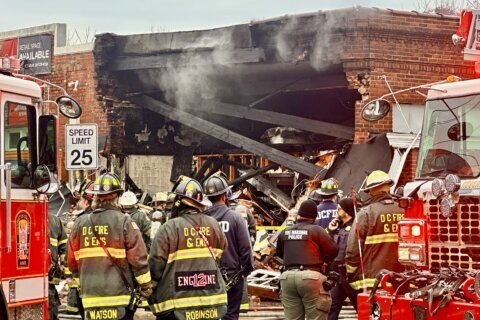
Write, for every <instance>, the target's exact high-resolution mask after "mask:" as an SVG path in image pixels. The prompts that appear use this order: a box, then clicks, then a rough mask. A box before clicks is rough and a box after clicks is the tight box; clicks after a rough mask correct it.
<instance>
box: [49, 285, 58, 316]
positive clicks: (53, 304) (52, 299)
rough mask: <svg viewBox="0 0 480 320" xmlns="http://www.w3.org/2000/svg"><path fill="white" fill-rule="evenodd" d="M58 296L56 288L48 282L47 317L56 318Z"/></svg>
mask: <svg viewBox="0 0 480 320" xmlns="http://www.w3.org/2000/svg"><path fill="white" fill-rule="evenodd" d="M59 305H60V298H59V297H58V292H57V288H55V285H54V284H51V283H49V284H48V319H49V320H58V306H59Z"/></svg>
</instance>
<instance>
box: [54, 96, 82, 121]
mask: <svg viewBox="0 0 480 320" xmlns="http://www.w3.org/2000/svg"><path fill="white" fill-rule="evenodd" d="M56 102H57V105H58V110H59V111H60V113H61V114H62V115H64V116H65V117H67V118H70V119H77V118H78V117H80V116H81V114H82V108H81V107H80V104H79V103H78V102H77V100H75V99H73V98H72V97H70V96H60V97H58V98H57V100H56Z"/></svg>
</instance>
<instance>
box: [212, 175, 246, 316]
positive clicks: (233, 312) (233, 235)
mask: <svg viewBox="0 0 480 320" xmlns="http://www.w3.org/2000/svg"><path fill="white" fill-rule="evenodd" d="M228 189H229V187H228V182H227V180H226V179H225V178H224V177H222V176H218V175H212V176H210V177H209V178H208V179H207V180H206V181H205V194H206V195H207V197H208V199H209V200H210V201H211V202H212V204H213V205H212V207H210V208H208V209H207V210H206V211H205V214H206V215H208V216H210V217H213V218H215V219H216V220H217V221H218V222H219V223H220V226H221V227H222V230H223V232H224V233H225V235H226V236H227V240H228V249H227V251H226V252H225V253H224V254H223V256H222V259H221V261H220V266H221V267H222V268H223V269H224V270H225V271H226V273H227V276H228V278H230V277H232V276H233V275H234V274H235V273H237V272H240V273H241V277H239V279H238V281H237V283H236V284H234V285H233V287H232V288H231V289H230V290H229V291H228V292H227V294H228V311H227V314H226V315H225V316H224V317H223V318H222V319H227V320H228V319H238V315H239V312H240V305H241V304H242V294H243V287H244V277H246V276H248V275H249V274H250V273H251V272H252V271H253V258H252V248H251V243H250V236H249V234H248V228H247V224H246V223H245V221H244V220H243V218H242V217H241V216H240V215H239V214H238V213H236V212H235V211H233V210H231V209H230V208H228V207H227V205H226V204H227V203H228V202H227V201H228V199H227V197H226V193H227V191H228ZM242 269H243V270H242Z"/></svg>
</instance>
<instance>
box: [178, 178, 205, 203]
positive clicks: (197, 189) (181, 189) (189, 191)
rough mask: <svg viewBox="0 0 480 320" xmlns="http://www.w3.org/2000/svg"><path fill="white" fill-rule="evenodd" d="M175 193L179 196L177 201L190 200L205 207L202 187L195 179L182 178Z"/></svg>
mask: <svg viewBox="0 0 480 320" xmlns="http://www.w3.org/2000/svg"><path fill="white" fill-rule="evenodd" d="M173 193H174V194H175V195H177V199H182V198H188V199H191V200H193V201H195V202H196V203H198V204H199V205H201V206H203V204H202V201H203V190H202V185H201V184H200V182H198V181H197V180H195V179H192V178H188V177H182V180H181V181H180V183H179V184H178V185H177V186H176V187H175V190H173Z"/></svg>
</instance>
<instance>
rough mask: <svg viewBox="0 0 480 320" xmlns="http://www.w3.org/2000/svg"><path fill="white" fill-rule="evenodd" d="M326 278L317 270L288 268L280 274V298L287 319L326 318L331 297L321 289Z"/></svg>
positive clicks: (312, 319) (317, 319) (316, 319)
mask: <svg viewBox="0 0 480 320" xmlns="http://www.w3.org/2000/svg"><path fill="white" fill-rule="evenodd" d="M326 279H327V278H326V277H325V276H324V275H323V274H321V273H320V272H317V271H312V270H288V271H285V272H284V273H282V275H281V276H280V285H281V299H282V304H283V309H284V310H285V318H286V319H287V320H303V319H307V320H326V319H327V314H328V311H329V310H330V305H331V304H332V299H331V298H330V294H329V293H328V292H327V291H325V289H323V285H322V284H323V282H324V281H325V280H326Z"/></svg>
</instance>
